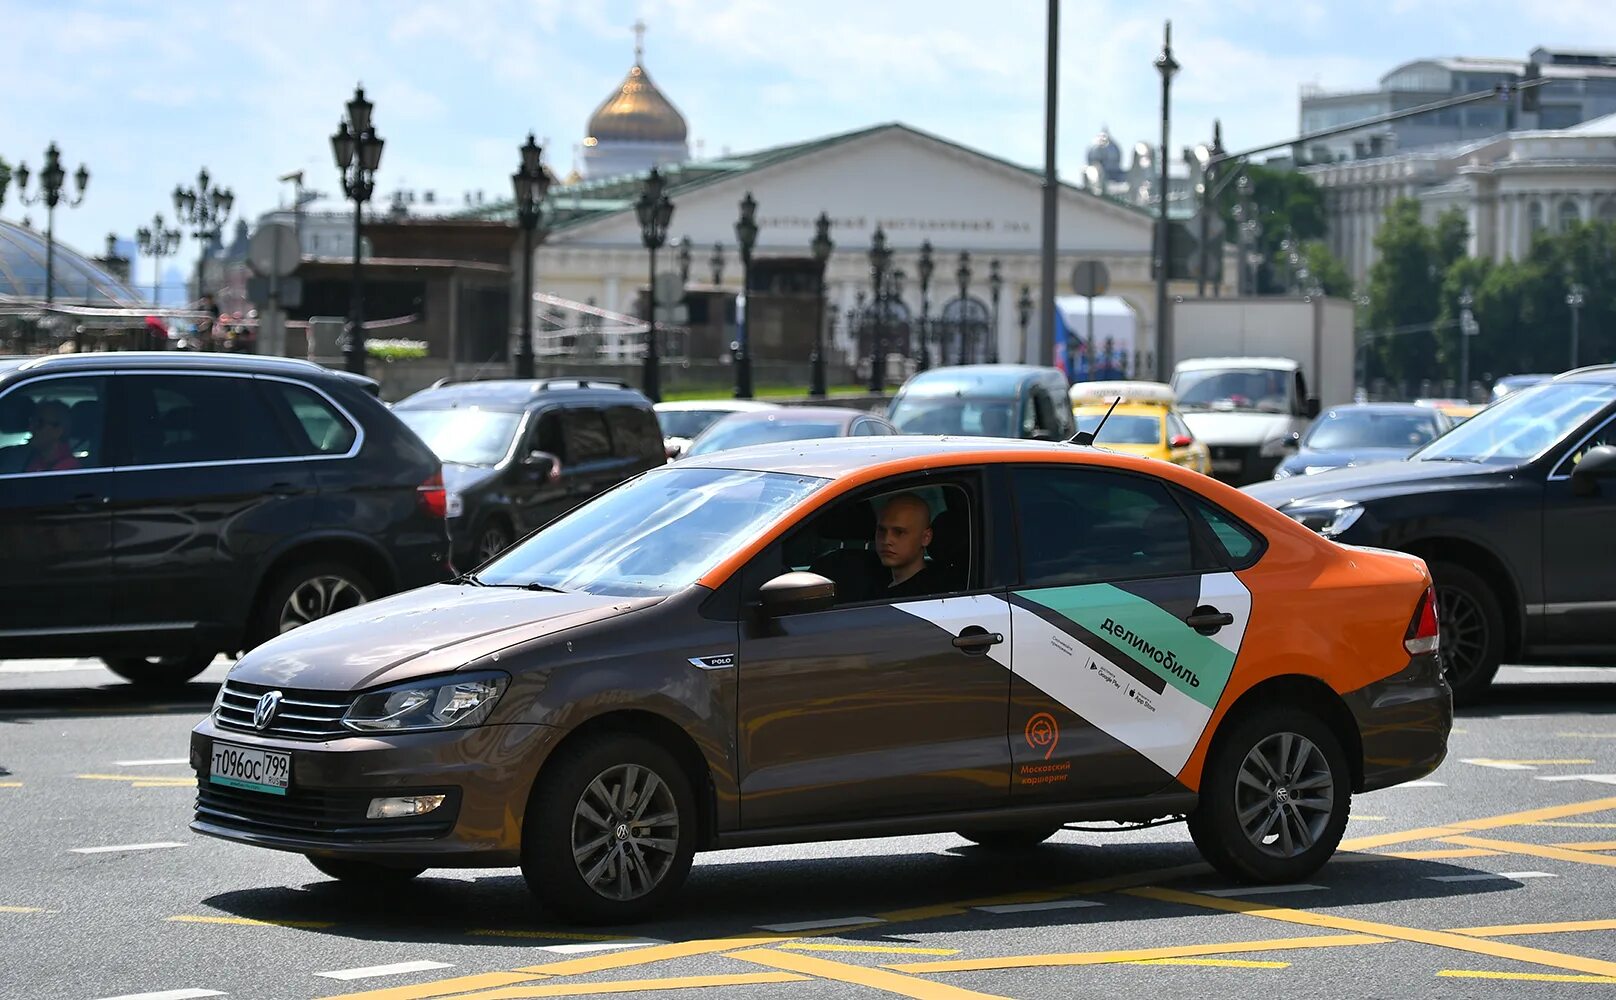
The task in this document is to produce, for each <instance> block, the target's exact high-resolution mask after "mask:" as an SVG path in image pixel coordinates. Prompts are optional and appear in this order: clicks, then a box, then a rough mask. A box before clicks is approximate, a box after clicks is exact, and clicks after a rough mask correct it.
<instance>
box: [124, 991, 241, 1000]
mask: <svg viewBox="0 0 1616 1000" xmlns="http://www.w3.org/2000/svg"><path fill="white" fill-rule="evenodd" d="M222 996H224V994H223V993H221V992H219V991H218V990H163V991H162V992H160V993H125V994H124V995H123V996H120V997H103V998H102V1000H199V998H201V997H222Z"/></svg>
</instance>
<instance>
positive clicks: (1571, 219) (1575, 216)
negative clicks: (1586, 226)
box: [1554, 198, 1582, 233]
mask: <svg viewBox="0 0 1616 1000" xmlns="http://www.w3.org/2000/svg"><path fill="white" fill-rule="evenodd" d="M1581 221H1582V212H1580V211H1578V209H1577V203H1576V202H1574V201H1572V200H1571V199H1570V198H1567V199H1566V200H1565V201H1562V202H1560V214H1559V218H1558V219H1556V220H1555V225H1554V229H1555V232H1560V233H1563V232H1565V231H1567V230H1569V229H1570V228H1571V227H1572V226H1573V225H1575V224H1576V223H1578V222H1581Z"/></svg>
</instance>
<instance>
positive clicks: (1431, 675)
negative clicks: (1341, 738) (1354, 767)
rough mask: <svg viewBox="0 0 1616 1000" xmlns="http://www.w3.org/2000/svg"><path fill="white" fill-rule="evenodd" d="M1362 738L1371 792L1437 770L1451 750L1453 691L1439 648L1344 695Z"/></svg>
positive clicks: (1367, 788) (1366, 781)
mask: <svg viewBox="0 0 1616 1000" xmlns="http://www.w3.org/2000/svg"><path fill="white" fill-rule="evenodd" d="M1345 700H1346V703H1347V707H1348V708H1349V709H1350V710H1351V711H1352V715H1353V718H1354V719H1355V720H1356V721H1357V723H1358V733H1359V736H1360V738H1361V740H1362V742H1363V786H1362V787H1361V788H1359V789H1358V790H1359V791H1360V792H1372V791H1374V790H1376V789H1377V788H1388V787H1390V786H1392V785H1397V784H1401V783H1402V782H1405V781H1413V780H1414V779H1416V778H1423V777H1424V776H1425V775H1427V774H1430V773H1431V772H1432V771H1435V770H1436V769H1437V767H1438V766H1439V765H1441V763H1442V761H1443V759H1444V758H1445V757H1447V755H1448V733H1449V732H1450V731H1451V730H1452V729H1453V691H1452V689H1450V688H1449V687H1448V682H1447V679H1446V678H1445V677H1444V676H1443V674H1442V664H1441V661H1440V659H1439V657H1438V656H1437V654H1435V653H1431V654H1426V655H1422V656H1416V657H1413V658H1412V659H1410V660H1409V665H1408V667H1407V668H1405V669H1404V670H1402V671H1400V672H1398V673H1397V674H1395V675H1393V676H1391V677H1387V678H1385V679H1383V680H1378V681H1375V682H1374V683H1372V684H1367V685H1365V686H1363V687H1361V688H1359V689H1358V690H1356V691H1352V692H1350V693H1348V694H1347V695H1346V698H1345Z"/></svg>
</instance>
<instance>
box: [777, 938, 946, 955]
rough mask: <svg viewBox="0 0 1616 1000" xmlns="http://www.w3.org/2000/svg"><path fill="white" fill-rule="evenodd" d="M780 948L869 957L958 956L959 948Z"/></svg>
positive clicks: (804, 944)
mask: <svg viewBox="0 0 1616 1000" xmlns="http://www.w3.org/2000/svg"><path fill="white" fill-rule="evenodd" d="M780 947H782V948H789V949H790V950H792V951H853V952H859V953H861V954H869V955H958V954H959V949H958V948H901V947H898V946H896V945H881V944H815V943H812V942H808V941H803V942H800V943H797V944H783V945H781V946H780Z"/></svg>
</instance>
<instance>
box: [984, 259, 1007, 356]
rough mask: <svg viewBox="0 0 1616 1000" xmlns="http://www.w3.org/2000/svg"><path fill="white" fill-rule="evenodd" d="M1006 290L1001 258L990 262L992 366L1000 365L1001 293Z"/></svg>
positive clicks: (989, 339)
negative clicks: (1000, 264)
mask: <svg viewBox="0 0 1616 1000" xmlns="http://www.w3.org/2000/svg"><path fill="white" fill-rule="evenodd" d="M1003 289H1004V275H1002V274H1000V273H999V258H997V257H995V258H993V259H992V260H990V261H988V301H989V302H991V303H992V304H993V328H992V329H991V330H989V331H988V357H987V362H988V364H990V365H996V364H998V363H999V292H1000V291H1002V290H1003Z"/></svg>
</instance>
